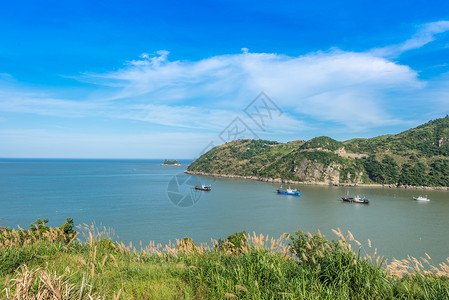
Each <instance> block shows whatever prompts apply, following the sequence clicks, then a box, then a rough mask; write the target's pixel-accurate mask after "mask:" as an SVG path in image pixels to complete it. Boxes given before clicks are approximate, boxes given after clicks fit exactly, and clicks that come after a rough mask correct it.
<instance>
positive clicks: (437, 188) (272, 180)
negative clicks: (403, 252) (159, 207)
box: [184, 170, 449, 191]
mask: <svg viewBox="0 0 449 300" xmlns="http://www.w3.org/2000/svg"><path fill="white" fill-rule="evenodd" d="M184 173H186V174H189V175H200V176H210V177H222V178H234V179H246V180H254V181H263V182H270V183H282V184H285V183H287V184H299V185H321V186H343V187H381V188H390V189H391V188H399V189H410V190H434V191H449V187H447V186H410V185H396V184H378V183H332V182H322V181H294V180H285V179H281V178H261V177H257V176H241V175H228V174H213V173H206V172H197V171H187V170H186V171H184Z"/></svg>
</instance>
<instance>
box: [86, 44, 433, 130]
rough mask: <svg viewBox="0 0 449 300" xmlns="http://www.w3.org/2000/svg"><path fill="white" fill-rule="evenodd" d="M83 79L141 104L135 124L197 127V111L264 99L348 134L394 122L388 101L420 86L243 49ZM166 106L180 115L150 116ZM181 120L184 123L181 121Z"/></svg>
mask: <svg viewBox="0 0 449 300" xmlns="http://www.w3.org/2000/svg"><path fill="white" fill-rule="evenodd" d="M82 79H83V80H91V81H92V82H95V83H97V84H103V85H105V86H113V87H119V88H120V90H119V91H118V92H117V93H116V94H115V95H114V96H113V97H111V98H110V99H114V100H115V101H117V100H122V101H123V100H127V101H129V100H130V99H132V101H134V102H135V103H139V104H142V105H139V106H136V107H134V109H135V110H136V109H141V112H140V113H139V114H137V116H138V118H139V119H141V120H150V119H151V120H152V121H153V122H156V121H157V120H161V121H163V122H161V124H179V122H180V120H183V119H184V120H189V119H194V118H190V117H189V116H190V115H191V116H195V118H196V117H198V116H197V114H196V112H197V110H198V109H199V107H198V106H200V107H202V108H200V111H201V110H202V111H203V112H205V115H206V114H208V113H211V114H212V115H214V116H218V119H220V118H221V117H220V115H222V113H221V112H220V109H221V110H222V109H225V110H227V111H229V110H231V111H235V110H237V109H241V108H243V107H245V106H246V104H247V103H249V102H250V101H251V100H252V99H253V97H255V96H256V95H257V94H258V93H259V92H260V91H265V92H266V93H267V94H268V95H269V96H270V97H272V98H273V99H274V100H275V101H276V102H277V103H278V104H279V105H281V106H283V107H285V108H286V109H287V110H289V111H291V112H295V114H297V113H300V114H304V115H308V116H312V117H315V118H320V119H323V118H324V119H325V120H332V121H335V122H341V123H347V122H346V121H343V120H342V118H341V114H342V112H344V113H345V114H347V115H351V118H352V122H351V124H353V126H362V125H363V126H365V125H369V126H372V125H376V124H379V123H381V122H386V121H389V120H390V119H391V118H390V116H389V114H388V111H386V110H385V109H384V108H383V105H382V101H386V94H387V93H389V92H390V91H392V90H395V91H400V90H410V89H412V90H413V89H416V88H421V87H423V86H424V83H423V82H420V81H419V80H418V78H417V73H416V72H415V71H413V70H412V69H410V68H409V67H408V66H403V65H399V64H397V63H394V62H391V61H389V60H387V59H385V58H381V57H377V56H373V55H370V54H368V53H354V52H347V51H342V50H338V49H332V50H330V51H327V52H316V53H310V54H306V55H302V56H297V57H292V56H286V55H281V54H275V53H250V52H248V50H247V49H245V51H244V53H242V54H236V55H220V56H214V57H211V58H207V59H202V60H199V61H170V60H169V59H168V52H167V51H159V52H158V54H156V55H153V56H150V55H148V54H144V55H142V56H141V59H140V60H133V61H131V62H129V63H128V64H127V66H126V67H125V68H123V69H120V70H118V71H116V72H111V73H106V74H86V75H85V76H83V78H82ZM148 103H150V104H148ZM192 103H195V104H196V105H192ZM167 104H170V105H179V108H178V109H176V110H175V111H173V110H171V112H172V113H171V114H169V115H168V114H164V112H163V107H161V108H162V110H161V115H157V114H154V113H153V111H154V110H155V107H157V106H160V105H167ZM145 111H147V112H148V113H147V115H146V116H145V114H146V113H145ZM183 112H186V113H187V114H188V115H187V116H181V115H180V114H182V113H183ZM128 115H129V116H134V118H135V117H136V114H134V115H133V114H128ZM142 115H144V116H145V117H142ZM200 118H201V117H200ZM215 119H216V117H213V118H210V120H209V118H207V117H203V118H201V120H202V122H204V124H206V123H207V122H209V121H211V122H210V124H212V125H213V124H215V122H214V120H215ZM181 122H182V121H181ZM190 123H191V124H198V123H200V122H193V121H192V122H190Z"/></svg>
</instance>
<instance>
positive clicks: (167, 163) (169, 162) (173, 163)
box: [161, 159, 181, 166]
mask: <svg viewBox="0 0 449 300" xmlns="http://www.w3.org/2000/svg"><path fill="white" fill-rule="evenodd" d="M180 165H181V164H180V163H179V162H178V160H176V159H175V160H169V159H166V160H165V161H164V163H163V164H161V166H180Z"/></svg>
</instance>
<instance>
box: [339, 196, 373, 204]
mask: <svg viewBox="0 0 449 300" xmlns="http://www.w3.org/2000/svg"><path fill="white" fill-rule="evenodd" d="M341 200H343V201H344V202H350V203H360V204H369V199H367V198H362V197H360V196H356V197H341Z"/></svg>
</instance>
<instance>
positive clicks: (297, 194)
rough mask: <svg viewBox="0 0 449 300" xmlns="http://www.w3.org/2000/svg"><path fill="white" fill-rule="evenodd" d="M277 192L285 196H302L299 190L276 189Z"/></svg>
mask: <svg viewBox="0 0 449 300" xmlns="http://www.w3.org/2000/svg"><path fill="white" fill-rule="evenodd" d="M276 192H277V193H278V194H284V195H292V196H301V192H300V191H299V190H293V189H291V188H288V189H287V191H281V190H280V189H276Z"/></svg>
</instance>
